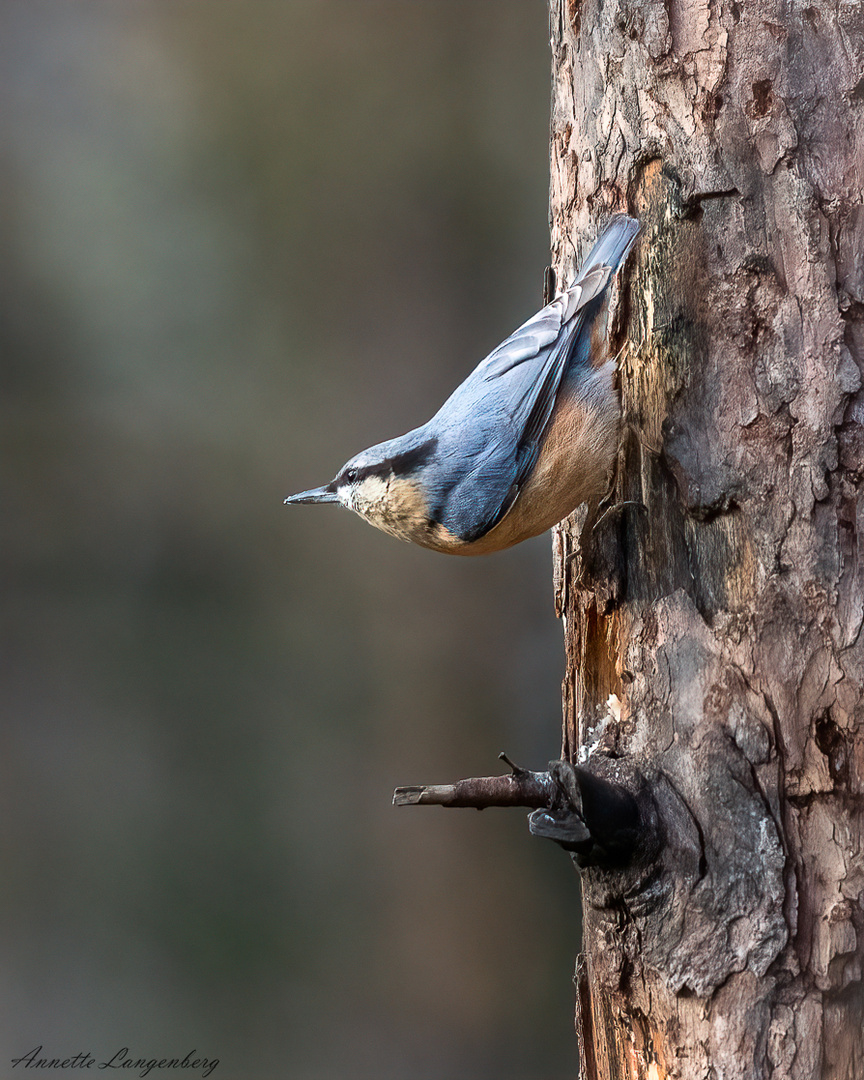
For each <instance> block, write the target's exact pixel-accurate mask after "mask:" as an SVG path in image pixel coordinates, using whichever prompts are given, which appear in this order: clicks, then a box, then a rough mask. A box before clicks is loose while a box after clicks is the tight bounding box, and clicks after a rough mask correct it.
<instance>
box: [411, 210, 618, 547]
mask: <svg viewBox="0 0 864 1080" xmlns="http://www.w3.org/2000/svg"><path fill="white" fill-rule="evenodd" d="M638 230H639V226H638V223H636V222H635V221H633V219H632V218H627V217H625V216H624V215H621V216H619V217H617V218H613V219H612V221H611V222H610V223H609V225H608V226H607V228H606V230H604V232H603V233H602V234H601V236H600V238H599V239H598V241H597V243H596V244H595V246H594V249H593V250H592V252H591V254H590V255H589V256H588V259H586V262H585V265H584V267H583V268H582V271H581V273H580V274H579V277H578V278H577V280H576V282H575V283H574V285H573V286H572V287H571V288H570V289H568V290H567V292H565V293H562V294H561V295H559V296H558V297H556V298H555V300H553V301H552V303H550V304H548V305H547V306H546V307H545V308H543V309H542V310H541V311H540V312H538V313H537V314H536V315H535V316H534V317H533V318H531V319H529V320H528V322H526V323H524V324H523V325H522V326H520V327H519V329H518V330H516V331H515V332H514V333H513V334H511V335H510V337H509V338H507V340H506V341H504V342H503V343H502V344H501V345H499V346H498V348H497V349H495V350H494V351H493V352H491V353H490V354H489V355H488V356H487V357H486V359H485V360H483V361H482V362H481V363H480V364H479V365H478V366H477V368H475V370H474V371H473V372H472V373H471V375H469V376H468V378H467V379H466V380H465V382H464V383H462V385H461V386H460V387H458V388H457V390H456V391H455V392H454V393H453V394H452V395H451V396H450V398H448V400H447V401H446V402H445V403H444V405H443V406H442V407H441V409H440V410H439V412H438V413H437V415H436V417H435V418H434V420H433V421H432V422H431V425H434V429H435V431H436V432H438V433H440V436H441V438H440V442H439V451H438V466H440V467H441V468H440V473H439V475H438V477H437V480H438V482H439V484H440V489H439V490H438V491H437V492H436V493H435V495H434V496H433V498H435V501H436V503H437V505H436V507H435V515H436V519H437V520H438V521H440V522H441V524H442V525H444V526H445V527H446V528H447V529H448V530H449V531H450V532H452V533H453V534H454V535H456V536H459V537H460V538H461V539H463V540H465V541H471V540H476V539H478V538H479V537H481V536H483V535H484V534H485V533H487V532H488V531H489V530H490V529H492V528H493V527H494V526H495V525H496V524H497V523H498V522H499V521H500V520H501V518H502V517H503V516H504V514H506V513H507V511H508V510H509V508H510V506H511V505H512V503H513V501H514V499H515V498H516V496H517V495H518V494H519V490H520V488H521V486H522V484H523V483H524V481H525V480H526V479H527V477H528V476H529V475H530V472H531V469H532V467H533V465H534V462H535V461H536V459H537V455H538V454H539V451H540V447H541V445H542V442H543V437H544V436H545V434H546V430H547V428H548V425H549V421H550V418H551V416H552V411H553V409H554V407H555V401H556V398H557V395H558V390H559V388H560V386H561V381H562V379H563V377H564V374H565V372H567V371H568V370H569V369H570V368H571V367H572V366H573V365H574V364H577V365H578V364H588V363H590V360H591V357H590V344H591V342H590V339H591V323H592V321H593V318H594V316H595V315H596V312H597V310H598V308H599V307H600V305H601V303H602V299H601V298H602V295H603V293H604V291H605V289H606V286H607V285H608V284H609V281H610V280H611V278H612V275H613V274H614V272H615V270H617V268H618V266H619V265H620V263H621V261H622V260H623V258H624V256H625V255H626V253H627V251H628V250H629V249H630V246H631V244H632V243H633V240H634V238H635V236H636V233H637V232H638ZM595 253H599V254H600V255H601V256H602V262H601V263H600V264H599V265H598V261H597V259H596V258H595Z"/></svg>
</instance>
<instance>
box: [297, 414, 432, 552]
mask: <svg viewBox="0 0 864 1080" xmlns="http://www.w3.org/2000/svg"><path fill="white" fill-rule="evenodd" d="M436 446H437V439H424V438H422V437H421V436H420V432H409V434H408V435H402V436H400V438H398V439H391V440H390V441H389V442H385V443H379V444H378V445H377V446H372V447H370V448H369V449H368V450H363V451H362V452H361V453H359V454H356V455H355V456H354V457H353V458H351V459H350V461H347V462H346V463H345V464H344V465H343V466H342V468H341V469H340V470H339V472H338V473H337V474H336V476H335V477H334V478H333V480H331V481H330V483H329V484H326V485H324V487H319V488H311V489H310V490H309V491H301V492H300V493H299V494H298V495H289V497H288V498H287V499H286V500H285V503H286V505H289V506H293V505H294V504H296V503H339V504H340V505H341V506H344V507H347V509H349V510H353V511H354V512H355V513H357V514H359V515H360V516H361V517H364V518H365V519H366V520H367V521H368V522H370V524H372V525H375V526H376V527H377V528H379V529H383V530H384V531H385V532H389V533H392V534H393V535H395V536H399V537H401V538H402V539H405V540H411V539H414V538H415V534H416V533H417V531H418V530H421V529H426V528H427V527H428V523H429V499H428V497H427V494H426V488H425V485H424V483H423V480H422V472H423V470H424V468H425V466H426V465H427V464H428V463H429V461H430V459H431V458H432V456H433V454H434V452H435V447H436Z"/></svg>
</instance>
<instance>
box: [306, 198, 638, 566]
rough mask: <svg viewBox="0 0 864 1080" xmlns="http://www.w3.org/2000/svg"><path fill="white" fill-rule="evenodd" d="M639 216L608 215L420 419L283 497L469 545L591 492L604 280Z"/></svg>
mask: <svg viewBox="0 0 864 1080" xmlns="http://www.w3.org/2000/svg"><path fill="white" fill-rule="evenodd" d="M638 232H639V224H638V222H636V221H634V220H633V218H630V217H627V216H626V215H625V214H618V215H616V216H615V217H613V218H612V219H611V221H610V222H609V223H608V225H607V226H606V228H605V229H604V230H603V232H602V233H601V235H600V237H599V239H598V240H597V242H596V243H595V245H594V247H593V248H592V249H591V254H590V255H589V256H588V258H587V259H586V260H585V264H584V265H583V266H582V268H581V270H580V272H579V274H578V276H577V278H576V280H575V281H574V283H573V284H572V285H571V286H570V288H569V289H567V290H566V291H565V292H562V293H561V294H559V295H558V296H557V297H556V298H555V299H554V300H553V301H552V302H551V303H550V304H547V305H546V307H544V308H543V309H542V310H541V311H539V312H538V313H537V314H536V315H535V316H534V317H533V318H532V319H529V320H528V322H526V323H525V324H524V325H523V326H520V327H519V329H518V330H516V331H515V332H514V333H513V334H511V336H510V337H509V338H507V340H506V341H505V342H504V343H503V344H501V345H499V346H498V348H497V349H495V350H494V351H493V352H491V353H490V354H489V355H488V356H487V357H486V359H485V360H483V361H481V363H480V364H479V365H478V366H477V367H476V368H475V369H474V371H472V372H471V374H470V375H469V376H468V378H467V379H466V380H465V382H463V383H462V385H461V386H459V387H457V389H456V390H454V392H453V393H452V394H451V395H450V397H449V398H448V399H447V400H446V401H445V402H444V404H443V405H442V406H441V408H440V409H439V410H438V412H437V413H436V414H435V415H434V416H433V417H432V419H431V420H429V421H428V422H427V423H425V424H424V425H423V426H422V427H419V428H415V430H414V431H409V432H408V434H407V435H400V436H399V438H397V439H390V440H389V441H388V442H383V443H379V444H378V445H377V446H373V447H370V449H368V450H364V451H363V452H362V453H360V454H357V456H356V457H353V458H351V460H350V461H349V462H348V463H347V464H346V465H345V466H344V467H343V468H342V469H341V470H340V471H339V473H338V474H337V476H336V478H335V479H334V480H331V482H330V483H329V484H327V485H326V486H325V487H320V488H313V489H312V490H310V491H302V492H300V494H299V495H291V496H290V497H289V498H287V499H286V500H285V502H286V503H319V502H327V503H329V502H332V503H341V504H342V506H346V507H348V508H349V509H350V510H354V511H356V512H357V513H358V514H360V516H361V517H364V518H365V519H366V520H367V521H368V522H369V523H370V524H372V525H375V526H377V527H378V528H379V529H383V530H384V532H388V533H391V534H392V535H393V536H397V537H399V538H400V539H402V540H411V541H413V542H414V543H415V544H421V545H422V546H423V547H428V548H432V549H433V550H435V551H444V552H449V553H451V554H454V555H481V554H486V553H487V552H492V551H500V550H501V549H503V548H507V547H511V546H512V545H513V544H518V543H520V541H522V540H527V539H528V537H530V536H537V535H538V534H539V533H541V532H544V531H545V530H546V529H549V528H551V527H552V526H553V525H555V524H556V523H557V522H559V521H561V520H562V519H563V518H565V517H566V516H567V515H568V514H569V513H570V512H571V511H572V510H574V509H575V508H576V507H577V506H579V505H580V504H581V503H583V502H586V501H587V500H589V499H592V498H596V497H597V496H599V495H601V494H602V493H603V491H604V490H605V488H606V485H607V484H608V481H609V473H610V470H611V466H612V461H613V459H614V456H615V450H616V443H617V434H618V418H619V413H620V403H619V400H618V396H617V394H616V391H615V388H614V386H613V376H614V372H615V359H614V357H612V356H611V355H610V350H609V346H608V340H607V327H606V323H607V315H608V308H609V285H610V283H611V281H612V279H613V277H614V275H615V273H616V271H617V270H618V268H619V267H620V266H621V264H622V263H623V261H624V258H625V257H626V255H627V253H628V251H629V250H630V247H631V245H632V244H633V241H634V240H635V238H636V234H637V233H638Z"/></svg>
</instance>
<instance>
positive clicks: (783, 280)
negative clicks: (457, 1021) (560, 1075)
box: [551, 0, 864, 1080]
mask: <svg viewBox="0 0 864 1080" xmlns="http://www.w3.org/2000/svg"><path fill="white" fill-rule="evenodd" d="M551 31H552V47H553V111H552V132H551V165H552V181H551V213H552V250H553V261H554V265H555V268H556V270H557V272H558V274H559V279H563V280H565V281H566V280H569V279H570V278H571V277H572V273H573V268H574V266H575V265H576V263H578V261H579V258H580V257H582V256H584V255H585V253H586V251H587V247H588V245H589V243H590V239H591V238H592V237H593V235H595V233H596V229H597V226H598V224H599V223H600V222H601V221H602V220H603V219H604V218H605V217H606V216H607V215H608V214H609V213H611V212H613V211H616V210H627V211H629V212H630V213H632V214H634V215H635V216H636V217H638V218H639V219H640V220H641V222H642V224H643V235H642V237H641V240H640V243H639V247H638V248H637V250H636V252H635V253H634V255H633V256H632V257H631V259H630V261H629V263H628V266H627V268H626V270H625V275H624V280H623V281H622V283H621V304H620V305H619V315H618V319H617V321H616V323H615V325H614V326H613V332H614V333H615V334H616V335H617V337H618V339H619V341H620V343H621V345H622V346H623V349H624V351H623V353H622V356H621V361H620V391H621V400H622V431H621V452H620V456H619V461H618V465H617V469H616V475H615V480H614V491H613V494H612V496H611V498H610V500H609V505H608V507H606V508H605V512H603V511H601V513H600V515H599V516H598V521H597V523H596V524H595V525H593V526H590V525H589V527H588V528H587V530H582V528H581V526H582V525H583V524H584V514H583V515H582V517H580V518H578V519H571V520H569V521H568V522H566V523H565V524H564V525H563V526H560V527H559V528H558V529H557V530H556V534H555V546H556V595H557V602H558V606H559V610H560V612H561V614H562V617H563V619H564V626H565V640H566V647H567V656H568V670H567V675H566V678H565V683H564V713H565V717H564V721H565V722H564V752H563V755H562V756H563V757H565V758H568V759H569V760H571V761H573V762H576V761H582V762H588V763H590V762H591V761H603V762H605V763H606V765H607V766H608V763H609V762H610V761H611V762H613V763H619V764H620V765H621V766H622V767H626V768H627V769H631V770H637V771H638V773H639V774H640V775H641V777H643V778H644V780H645V781H646V783H647V785H648V787H649V788H650V791H651V793H652V797H653V799H654V802H655V804H656V807H657V812H658V815H659V819H660V821H661V829H662V851H661V854H660V856H659V857H658V858H657V859H653V860H651V861H647V862H645V863H644V865H641V866H633V867H630V868H628V869H627V870H626V871H622V870H620V869H619V870H616V869H612V870H609V869H603V868H599V867H594V868H589V869H587V870H585V871H584V872H583V877H582V880H583V901H584V928H585V929H584V935H585V938H584V954H583V956H582V957H581V958H580V961H579V965H578V969H577V987H578V993H577V1026H578V1028H579V1030H580V1033H581V1045H582V1070H583V1080H601V1078H602V1080H606V1078H618V1077H621V1078H624V1077H627V1078H631V1077H632V1078H636V1077H638V1078H650V1080H659V1078H661V1077H677V1078H681V1080H696V1078H699V1080H703V1078H713V1080H751V1078H754V1080H755V1078H760V1080H762V1078H767V1077H774V1078H777V1080H779V1078H783V1080H805V1078H806V1080H813V1078H817V1077H818V1078H825V1080H828V1078H830V1080H861V1078H862V1077H864V992H862V960H864V910H862V894H864V859H862V846H864V739H862V731H861V725H862V720H864V702H862V681H864V638H862V632H861V630H862V623H864V568H862V557H861V555H862V553H861V551H860V550H859V545H860V538H861V537H862V535H864V499H862V487H861V477H862V469H864V426H862V419H864V396H862V392H861V389H860V388H861V385H862V377H861V375H862V369H864V208H862V186H864V77H862V76H864V6H862V5H861V4H860V3H858V2H857V0H856V2H853V0H839V2H834V3H831V4H829V3H827V2H822V0H812V2H810V3H808V5H806V6H805V5H804V4H802V3H800V2H794V0H793V2H789V3H781V2H779V0H746V2H745V0H739V2H738V3H736V2H734V0H582V2H580V0H551Z"/></svg>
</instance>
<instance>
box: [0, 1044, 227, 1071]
mask: <svg viewBox="0 0 864 1080" xmlns="http://www.w3.org/2000/svg"><path fill="white" fill-rule="evenodd" d="M41 1053H42V1047H41V1046H37V1047H36V1048H35V1050H31V1051H30V1053H29V1054H22V1055H21V1057H19V1058H12V1068H13V1069H17V1068H18V1066H19V1065H21V1066H22V1068H25V1069H92V1068H93V1066H94V1065H95V1066H96V1068H97V1069H129V1070H134V1069H137V1070H138V1075H139V1076H141V1077H143V1076H149V1075H150V1073H151V1072H152V1071H153V1069H195V1070H198V1071H200V1072H201V1075H202V1076H209V1075H210V1073H212V1072H213V1070H214V1069H215V1068H216V1066H217V1065H218V1064H219V1058H206V1057H196V1056H195V1055H196V1054H197V1053H198V1051H197V1050H190V1051H189V1053H188V1054H187V1055H186V1057H184V1058H176V1057H173V1058H155V1057H154V1058H143V1057H142V1058H136V1057H133V1056H132V1054H130V1052H129V1047H128V1046H124V1047H122V1048H121V1049H120V1050H118V1051H117V1053H116V1054H115V1055H114V1056H113V1057H112V1058H110V1059H109V1060H107V1061H97V1060H96V1058H94V1057H93V1056H92V1055H91V1053H90V1051H89V1050H88V1051H84V1050H80V1051H79V1052H78V1053H77V1054H74V1055H73V1056H72V1057H68V1058H49V1057H40V1056H39V1055H40V1054H41ZM124 1075H126V1076H128V1075H129V1073H126V1074H124Z"/></svg>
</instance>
